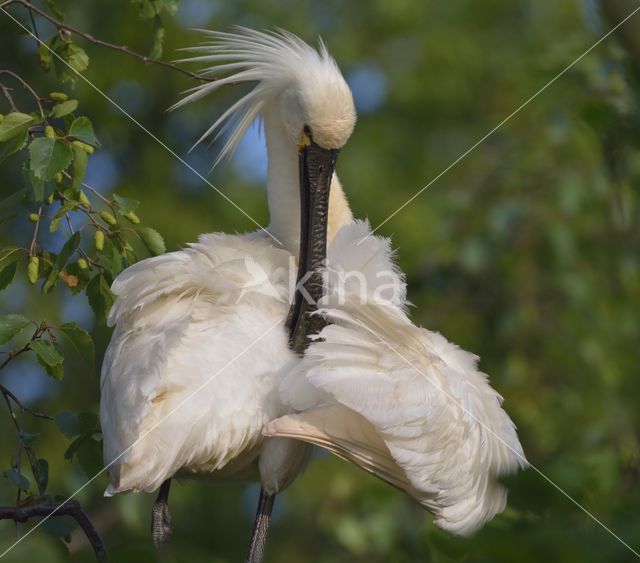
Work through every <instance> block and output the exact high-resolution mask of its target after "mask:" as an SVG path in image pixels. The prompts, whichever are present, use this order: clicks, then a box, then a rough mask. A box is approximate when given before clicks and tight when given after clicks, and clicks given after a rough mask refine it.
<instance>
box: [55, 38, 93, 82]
mask: <svg viewBox="0 0 640 563" xmlns="http://www.w3.org/2000/svg"><path fill="white" fill-rule="evenodd" d="M51 46H52V48H53V50H54V51H55V52H56V53H57V54H58V55H60V57H61V58H62V59H63V60H64V61H66V62H67V63H68V65H69V66H70V67H71V69H74V70H76V71H78V72H83V71H85V70H87V68H88V66H89V57H88V56H87V53H86V52H85V50H84V49H83V48H82V47H79V46H78V45H76V44H74V43H70V42H67V41H64V40H62V39H60V38H59V36H57V35H56V36H55V37H54V38H53V40H52V42H51ZM53 63H54V66H55V68H56V74H57V75H58V77H59V78H60V80H61V81H62V82H73V81H74V80H75V79H76V77H77V74H76V73H75V72H74V71H73V70H71V69H70V68H69V66H67V65H66V64H64V63H63V62H62V61H60V60H59V59H58V58H57V57H56V58H54V59H53Z"/></svg>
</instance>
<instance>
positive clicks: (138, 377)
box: [100, 235, 293, 493]
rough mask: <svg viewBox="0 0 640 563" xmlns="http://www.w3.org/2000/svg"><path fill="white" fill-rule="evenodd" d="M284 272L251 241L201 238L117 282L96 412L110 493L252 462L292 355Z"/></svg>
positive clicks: (275, 253)
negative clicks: (279, 377) (178, 475)
mask: <svg viewBox="0 0 640 563" xmlns="http://www.w3.org/2000/svg"><path fill="white" fill-rule="evenodd" d="M247 258H250V264H251V268H249V269H248V268H247V267H246V264H247ZM287 266H288V254H287V253H286V252H283V251H280V250H277V249H274V248H273V247H271V246H270V245H269V244H268V243H266V242H264V241H263V240H262V239H260V238H259V237H257V236H255V235H246V236H229V235H206V236H204V237H201V240H200V242H199V243H198V244H194V245H192V246H191V247H190V248H188V249H185V250H183V251H180V252H174V253H171V254H166V255H163V256H158V257H155V258H150V259H148V260H144V261H142V262H140V263H138V264H135V265H134V266H132V267H131V268H128V269H127V270H125V271H124V272H123V273H122V274H121V275H120V276H119V277H118V279H117V280H116V281H115V282H114V284H113V291H114V293H115V294H116V295H117V300H116V302H115V304H114V306H113V309H112V312H111V315H110V317H109V322H110V324H115V330H114V333H113V336H112V340H111V343H110V344H109V348H108V350H107V354H106V356H105V361H104V364H103V370H102V379H101V388H102V399H101V409H100V411H101V422H102V428H103V432H104V444H105V445H104V454H105V463H107V464H110V463H113V465H111V467H110V469H109V473H110V476H111V485H110V487H109V489H108V493H114V492H120V491H123V490H147V491H152V490H154V489H156V488H157V487H158V486H159V485H160V484H161V483H162V481H163V480H164V479H166V478H167V477H169V476H171V475H173V474H174V473H175V472H176V471H179V470H181V471H183V472H184V471H186V472H200V471H207V472H208V471H214V470H220V469H223V468H225V466H226V465H227V464H228V462H229V461H230V460H232V459H235V458H238V459H236V461H235V469H236V470H241V469H243V466H246V465H247V464H249V463H251V462H252V461H253V458H255V456H256V455H257V451H256V450H255V446H256V445H259V443H260V441H261V435H260V430H261V428H262V426H263V425H264V424H265V423H266V422H267V421H268V420H270V419H272V418H274V417H276V416H279V415H280V414H282V413H283V411H282V410H281V407H280V403H279V400H278V397H277V396H276V394H275V393H274V392H273V388H274V387H276V383H274V380H273V378H274V377H277V374H278V370H279V369H280V368H281V367H282V366H283V365H284V364H285V363H287V362H289V361H291V360H292V358H293V356H292V355H291V353H290V352H289V350H288V346H287V338H286V334H285V330H284V328H283V326H282V323H281V322H282V321H283V319H284V318H285V316H286V313H287V304H286V300H285V299H284V298H283V297H282V298H280V297H278V295H280V294H282V295H283V296H284V292H285V291H286V287H287V275H288V272H287ZM258 270H260V274H261V275H260V276H256V273H257V271H258ZM262 274H264V275H262ZM256 277H258V278H259V279H258V280H257V281H256ZM247 288H249V289H247ZM274 292H276V297H278V298H276V297H274ZM279 322H280V324H278V323H279ZM252 343H253V344H254V345H253V346H252V347H251V349H250V350H247V347H248V346H250V345H251V344H252ZM208 381H210V382H209V383H208ZM194 393H195V394H194ZM191 395H193V396H191ZM182 403H184V404H182ZM174 410H175V412H174V413H173V414H170V413H171V412H172V411H174ZM167 416H168V417H169V418H167V420H166V422H162V420H163V419H164V418H165V417H167ZM155 426H157V427H156V428H155V429H153V428H154V427H155ZM152 429H153V430H152Z"/></svg>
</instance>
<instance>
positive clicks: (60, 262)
mask: <svg viewBox="0 0 640 563" xmlns="http://www.w3.org/2000/svg"><path fill="white" fill-rule="evenodd" d="M80 240H81V236H80V233H79V232H78V233H73V235H72V236H71V237H70V238H69V240H67V242H65V243H64V246H63V247H62V249H61V250H60V253H59V254H58V257H57V258H56V266H57V267H58V268H59V269H60V270H62V268H64V267H65V266H66V264H67V262H68V261H69V259H70V258H71V257H72V256H73V255H74V254H75V252H76V250H78V247H79V246H80Z"/></svg>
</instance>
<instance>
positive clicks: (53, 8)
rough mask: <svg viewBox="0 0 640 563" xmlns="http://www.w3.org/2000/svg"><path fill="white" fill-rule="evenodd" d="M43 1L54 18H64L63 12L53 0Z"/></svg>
mask: <svg viewBox="0 0 640 563" xmlns="http://www.w3.org/2000/svg"><path fill="white" fill-rule="evenodd" d="M45 3H46V4H47V7H48V8H49V10H50V11H51V13H52V14H53V15H54V16H55V17H56V18H58V19H59V20H63V19H64V14H63V13H62V11H61V10H60V8H58V6H57V5H56V2H55V0H45Z"/></svg>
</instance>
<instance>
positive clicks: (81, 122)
mask: <svg viewBox="0 0 640 563" xmlns="http://www.w3.org/2000/svg"><path fill="white" fill-rule="evenodd" d="M69 135H70V136H71V137H74V138H75V139H78V141H82V142H83V143H87V144H88V145H93V146H94V147H99V146H100V141H98V138H97V137H96V134H95V133H94V131H93V124H92V123H91V120H90V119H89V118H88V117H85V116H84V115H82V116H80V117H76V118H75V119H74V120H73V123H72V124H71V127H69Z"/></svg>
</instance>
